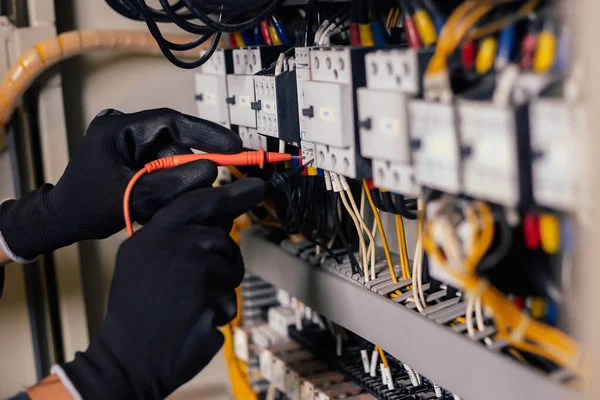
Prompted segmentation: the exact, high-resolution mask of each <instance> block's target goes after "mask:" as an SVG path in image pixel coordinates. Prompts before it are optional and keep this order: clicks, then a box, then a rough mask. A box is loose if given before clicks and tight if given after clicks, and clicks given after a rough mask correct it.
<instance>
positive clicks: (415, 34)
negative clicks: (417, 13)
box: [404, 16, 423, 49]
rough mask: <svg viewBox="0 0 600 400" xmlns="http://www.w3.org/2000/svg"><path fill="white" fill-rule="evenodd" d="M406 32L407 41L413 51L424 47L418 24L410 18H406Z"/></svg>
mask: <svg viewBox="0 0 600 400" xmlns="http://www.w3.org/2000/svg"><path fill="white" fill-rule="evenodd" d="M404 32H405V33H406V39H407V40H408V45H409V46H410V48H411V49H420V48H421V47H423V46H422V44H421V37H420V36H419V31H418V30H417V24H415V21H414V20H413V19H412V18H410V17H408V16H405V17H404Z"/></svg>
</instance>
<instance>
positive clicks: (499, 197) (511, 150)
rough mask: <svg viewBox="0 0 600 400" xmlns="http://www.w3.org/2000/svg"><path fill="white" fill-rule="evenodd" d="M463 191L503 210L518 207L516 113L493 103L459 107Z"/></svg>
mask: <svg viewBox="0 0 600 400" xmlns="http://www.w3.org/2000/svg"><path fill="white" fill-rule="evenodd" d="M458 113H459V121H460V122H459V127H460V138H461V144H462V150H463V151H462V153H463V157H462V163H463V191H464V193H465V194H468V195H471V196H473V197H478V198H483V199H486V200H489V201H493V202H496V203H499V204H503V205H505V206H509V207H513V206H516V205H517V204H518V203H519V200H520V191H519V160H518V156H517V151H518V150H517V149H518V142H517V130H516V122H515V112H514V110H513V109H512V108H503V107H498V106H497V105H495V104H493V103H487V102H480V101H462V102H460V103H459V105H458Z"/></svg>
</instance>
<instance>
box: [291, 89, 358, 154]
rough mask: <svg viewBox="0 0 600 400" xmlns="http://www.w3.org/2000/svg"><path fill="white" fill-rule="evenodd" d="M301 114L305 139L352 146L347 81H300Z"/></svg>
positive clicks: (351, 116)
mask: <svg viewBox="0 0 600 400" xmlns="http://www.w3.org/2000/svg"><path fill="white" fill-rule="evenodd" d="M304 103H305V109H307V108H311V107H312V111H313V115H312V117H310V116H303V117H304V122H305V126H306V133H307V137H308V139H309V140H311V141H313V142H315V143H321V144H327V145H331V146H335V147H341V148H348V147H354V121H353V112H352V89H351V87H350V86H349V85H340V84H337V83H324V82H315V81H308V82H306V83H305V84H304Z"/></svg>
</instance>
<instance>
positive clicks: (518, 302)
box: [513, 296, 527, 310]
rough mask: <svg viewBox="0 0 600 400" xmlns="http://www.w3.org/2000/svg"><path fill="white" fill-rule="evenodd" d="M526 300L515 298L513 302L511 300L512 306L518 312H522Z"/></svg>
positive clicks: (522, 297)
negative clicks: (515, 307)
mask: <svg viewBox="0 0 600 400" xmlns="http://www.w3.org/2000/svg"><path fill="white" fill-rule="evenodd" d="M526 300H527V299H526V298H525V296H515V298H514V300H513V304H514V305H515V306H517V308H518V309H519V310H522V309H524V308H525V301H526Z"/></svg>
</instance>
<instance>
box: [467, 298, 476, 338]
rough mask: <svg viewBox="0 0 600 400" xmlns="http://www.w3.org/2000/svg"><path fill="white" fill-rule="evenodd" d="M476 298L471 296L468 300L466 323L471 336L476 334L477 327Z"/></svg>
mask: <svg viewBox="0 0 600 400" xmlns="http://www.w3.org/2000/svg"><path fill="white" fill-rule="evenodd" d="M475 300H476V299H475V298H474V297H472V296H469V299H468V300H467V312H466V319H467V321H466V325H467V333H468V334H469V336H470V337H473V336H475V327H474V325H473V311H474V309H475Z"/></svg>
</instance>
